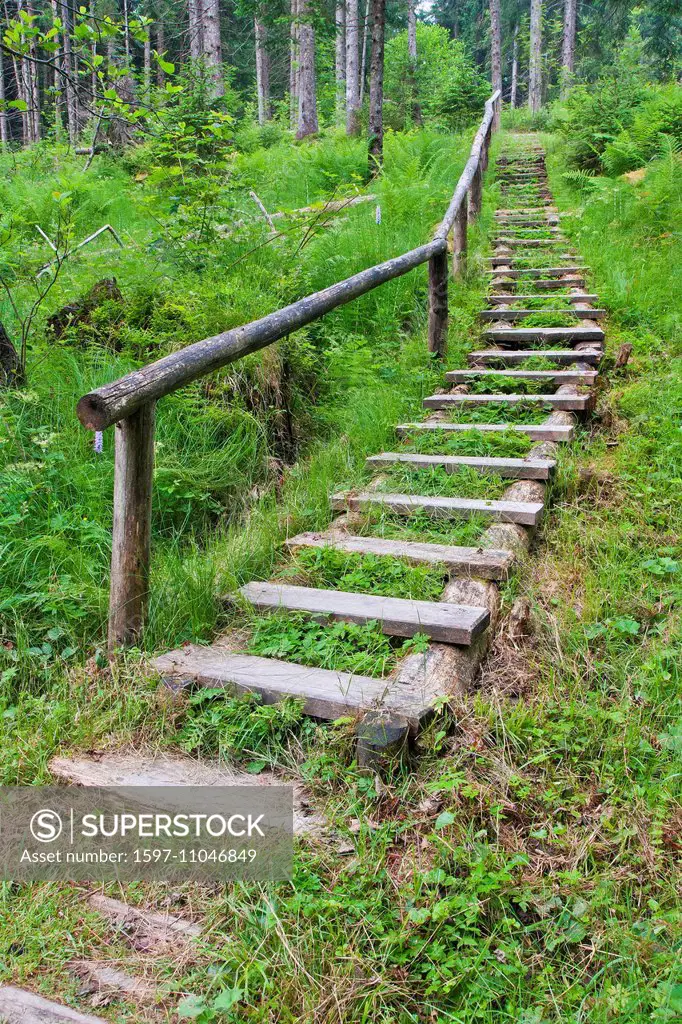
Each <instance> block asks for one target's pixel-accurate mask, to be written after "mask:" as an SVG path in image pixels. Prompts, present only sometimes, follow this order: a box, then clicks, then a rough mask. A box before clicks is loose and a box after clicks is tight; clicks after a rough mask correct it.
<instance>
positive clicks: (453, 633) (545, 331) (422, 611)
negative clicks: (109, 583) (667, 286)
mask: <svg viewBox="0 0 682 1024" xmlns="http://www.w3.org/2000/svg"><path fill="white" fill-rule="evenodd" d="M497 166H498V170H497V177H498V181H499V185H500V189H501V195H502V204H503V206H502V209H500V210H498V211H497V213H496V215H495V216H496V225H497V229H498V234H497V236H496V237H495V238H494V239H493V242H492V248H493V251H492V255H491V256H490V257H489V258H488V260H487V262H488V266H489V270H488V275H489V278H490V286H489V295H488V298H487V302H486V308H485V309H483V310H482V311H481V324H482V329H481V337H482V338H483V340H484V342H485V347H483V348H480V349H477V350H476V349H475V350H474V351H472V352H470V353H469V356H468V362H469V367H468V368H463V369H455V370H450V371H448V372H447V373H445V375H444V383H445V384H446V386H448V387H454V388H455V389H456V390H454V391H449V392H444V393H442V394H436V395H431V396H428V397H426V398H425V399H424V402H423V405H424V409H425V410H426V413H427V415H426V418H425V419H424V420H423V421H421V422H416V423H403V424H398V425H397V427H396V435H397V437H398V438H402V439H403V440H405V439H409V440H410V442H411V443H410V448H411V449H413V450H401V449H400V447H398V448H397V450H396V451H386V452H379V453H377V454H375V455H372V456H370V457H369V458H368V459H367V467H368V468H369V469H370V470H371V471H373V472H374V473H375V474H378V475H376V476H375V477H374V479H373V480H372V481H371V482H370V483H369V484H368V485H367V486H366V487H365V488H364V489H363V490H361V491H350V492H344V493H338V494H333V495H331V496H330V502H331V507H332V509H333V510H334V511H335V512H337V513H339V515H338V517H337V518H336V519H335V520H334V522H333V523H332V524H331V526H330V527H329V529H327V530H325V531H323V532H319V533H302V534H298V535H296V536H293V537H291V538H290V539H289V540H288V541H287V545H286V546H287V548H288V550H289V551H290V552H293V553H296V552H298V551H300V550H302V549H306V548H316V549H321V548H333V549H335V550H337V551H341V552H343V553H345V554H347V555H349V556H353V555H357V556H363V555H373V556H384V557H391V558H395V559H399V560H401V561H404V562H407V563H410V564H424V565H431V566H438V567H440V568H441V569H442V570H443V574H444V578H445V579H447V580H448V581H449V582H447V584H446V586H445V589H444V591H443V594H442V596H441V599H440V601H416V600H415V601H411V600H405V599H404V598H401V597H390V596H389V597H386V596H377V595H374V594H366V593H356V592H348V591H343V590H333V589H332V590H328V589H321V588H316V587H306V586H295V585H289V584H288V583H282V582H281V581H273V582H267V581H253V582H251V583H248V584H246V585H245V586H243V587H242V588H241V590H240V593H239V594H238V595H236V596H233V597H231V598H230V600H232V601H234V600H236V601H238V602H240V601H241V602H242V603H245V604H246V605H247V606H248V607H249V608H250V609H251V614H254V613H256V614H258V615H268V614H271V613H273V612H283V613H288V612H295V613H296V614H299V615H304V616H306V617H310V618H313V619H316V620H320V621H323V622H332V621H339V620H340V621H345V622H353V623H362V624H364V623H376V624H378V626H379V628H380V629H381V630H382V631H383V632H384V633H386V634H389V635H391V636H397V637H413V636H415V635H416V634H420V635H424V636H426V637H428V641H429V648H428V651H427V653H426V654H423V655H416V654H413V655H408V656H407V657H406V658H404V659H403V660H402V661H401V662H399V663H398V665H397V666H396V667H395V668H394V670H393V671H392V673H391V674H390V675H389V676H387V677H386V678H383V679H377V678H370V677H366V676H360V675H351V674H349V673H347V672H337V671H333V670H330V669H320V668H311V667H308V666H306V665H299V664H293V663H290V662H286V661H282V660H278V659H273V658H263V657H259V656H255V655H251V654H248V653H244V652H243V651H239V650H235V649H234V645H233V643H232V641H231V640H230V638H225V640H219V641H218V642H217V643H216V644H214V645H213V646H211V647H197V646H189V647H185V648H181V649H179V650H176V651H170V652H169V653H167V654H164V655H162V656H161V657H159V658H157V659H156V661H155V668H156V670H157V671H158V672H159V674H160V675H161V676H163V677H164V678H165V679H166V681H167V682H168V683H170V684H171V685H178V683H180V684H182V685H198V686H209V687H223V688H225V689H226V690H228V691H231V692H242V691H245V690H246V691H256V692H258V693H259V694H260V695H261V696H262V698H263V700H265V701H266V702H271V701H276V700H280V699H281V698H282V697H284V696H293V697H297V698H300V699H302V700H303V702H304V707H305V710H306V711H307V712H308V713H309V714H311V715H314V716H316V717H318V718H327V719H334V718H337V717H338V716H340V715H344V714H345V715H347V714H353V715H362V714H363V713H365V712H367V711H370V710H376V709H378V710H383V711H385V712H386V713H387V714H391V715H393V716H396V715H397V716H398V717H399V718H400V717H402V718H403V719H404V721H405V722H406V726H407V728H409V729H410V730H411V731H412V732H414V731H416V729H418V728H419V726H420V724H421V722H422V721H423V720H424V718H425V717H426V716H427V715H428V714H429V711H430V709H431V707H432V706H433V704H434V702H435V701H436V700H438V699H439V698H442V697H443V696H445V695H448V694H449V693H452V692H456V691H457V690H458V689H460V690H461V689H463V688H465V687H466V686H468V685H470V683H471V681H472V679H473V677H474V675H475V671H476V667H477V665H478V663H479V661H480V658H481V656H482V653H483V651H484V650H485V647H486V644H487V642H488V633H489V631H490V628H491V626H493V625H494V623H495V619H496V615H497V612H498V606H499V597H498V592H497V586H496V583H497V582H498V581H500V580H504V579H506V578H507V576H508V574H509V572H510V570H511V568H512V567H513V565H514V563H515V561H516V560H517V559H518V557H519V555H520V554H521V553H522V552H523V551H525V550H526V549H527V548H528V547H529V545H530V541H531V538H532V535H533V532H534V530H535V529H536V528H537V526H538V524H539V523H540V521H541V518H542V515H543V511H544V507H545V502H546V497H547V495H546V489H547V486H548V485H549V483H550V482H551V478H552V475H553V472H554V469H555V466H556V455H557V451H558V445H560V444H562V443H565V442H568V441H571V440H572V439H573V438H574V436H575V429H576V422H577V421H576V416H579V415H582V416H584V415H587V414H589V412H590V410H591V408H592V407H593V403H594V388H595V385H596V382H597V377H598V370H597V367H598V365H599V363H600V361H601V358H602V353H603V341H604V331H603V328H602V326H600V323H599V322H598V321H602V320H603V318H604V316H605V310H604V309H602V308H599V307H598V306H595V303H596V302H597V301H598V298H597V296H596V295H595V294H594V293H592V292H589V291H587V290H586V287H585V276H584V275H585V270H586V269H587V268H585V267H584V266H583V265H582V264H581V263H580V261H579V260H578V259H577V258H576V254H575V253H574V252H573V251H572V250H571V247H570V245H569V243H568V241H567V239H566V238H565V237H564V236H563V234H562V232H561V227H560V218H559V216H558V213H557V210H556V208H555V207H554V206H553V205H552V200H551V195H550V193H549V189H548V185H547V177H546V172H545V166H544V155H543V154H542V152H541V151H539V150H537V151H534V152H531V153H530V155H528V156H527V157H525V158H524V157H518V156H514V155H513V154H512V155H510V156H509V157H502V158H501V159H500V161H499V162H498V165H497ZM519 200H521V201H522V202H523V204H524V205H518V201H519ZM540 257H542V258H540ZM535 263H537V266H536V265H535ZM547 293H549V295H548V294H547ZM555 318H557V322H556V323H553V321H554V319H555ZM536 346H537V347H536ZM538 358H540V359H542V360H543V362H545V363H549V364H550V366H552V365H553V368H543V369H536V368H534V366H531V368H529V369H526V368H524V364H525V363H526V361H527V360H529V359H533V360H534V361H535V363H537V359H538ZM500 367H502V368H501V369H500ZM508 367H512V368H511V369H509V368H508ZM509 381H512V382H513V383H514V385H518V390H517V391H515V392H514V393H511V394H510V393H509V392H508V390H502V389H501V385H502V384H505V382H509ZM481 386H483V387H485V393H482V392H481V391H480V390H479V388H480V387H481ZM507 386H508V385H507ZM538 388H539V389H541V390H540V391H539V392H538ZM519 406H520V407H523V411H525V410H526V408H527V409H528V410H529V417H528V418H529V419H530V420H531V422H527V423H525V422H519V421H518V419H519V417H518V415H517V416H514V417H512V416H511V415H510V417H509V422H507V416H506V412H507V410H510V412H511V413H513V412H515V411H517V412H518V409H517V407H519ZM486 407H490V408H492V409H493V410H495V411H499V412H500V417H501V418H500V420H499V422H490V421H489V419H488V421H484V420H483V419H482V420H481V422H478V421H477V415H478V414H479V413H480V412H481V411H482V410H483V411H484V410H485V409H486ZM464 410H471V418H470V419H469V420H468V421H464V420H463V419H462V416H461V414H462V412H464ZM538 410H540V411H542V410H546V411H547V413H548V414H547V415H546V416H544V418H543V417H542V416H541V417H540V419H537V416H536V413H537V411H538ZM530 412H533V414H534V415H533V416H530ZM474 413H476V416H475V415H473V414H474ZM494 414H495V413H493V416H494ZM488 415H489V416H490V414H488ZM453 416H454V417H455V418H454V419H452V418H450V417H453ZM500 431H505V432H507V433H506V434H505V436H514V435H515V434H516V435H522V436H524V437H526V438H529V439H530V440H531V441H533V442H536V443H535V444H534V445H533V446H532V447H530V450H529V451H528V453H527V455H525V457H522V458H518V457H515V458H508V457H505V456H503V455H500V456H495V455H487V454H486V455H485V456H484V455H481V456H474V455H463V454H458V453H457V452H456V451H455V452H452V453H450V454H449V453H448V452H447V450H446V448H444V449H443V450H444V453H443V454H440V453H437V454H434V453H433V452H432V451H431V452H426V451H420V450H419V448H420V438H421V439H422V441H425V440H428V439H429V438H434V437H435V438H439V439H442V440H443V441H444V442H447V439H448V438H453V439H457V438H458V437H460V436H462V435H471V436H473V437H480V438H485V437H486V435H488V436H492V438H495V437H497V436H498V434H499V432H500ZM439 443H440V441H439ZM396 471H399V472H401V473H403V474H408V477H407V479H411V477H410V476H409V475H410V474H419V473H422V474H423V473H444V474H447V477H448V479H449V480H450V481H451V484H452V486H451V487H450V488H449V489H448V493H447V494H434V493H429V494H419V493H412V488H410V491H411V492H410V493H398V492H395V493H394V492H393V491H392V490H391V489H390V486H389V482H387V481H386V478H385V474H386V473H389V474H390V473H391V472H396ZM463 473H464V474H472V473H474V474H478V475H479V476H480V477H481V478H483V477H485V476H490V475H491V474H493V475H495V476H496V477H499V478H503V479H507V480H509V481H511V483H509V485H508V486H507V488H506V490H504V493H502V494H501V496H500V497H498V498H496V499H495V500H486V499H484V498H472V497H468V496H466V495H465V494H462V495H461V496H459V495H457V493H456V491H457V484H458V478H459V476H460V475H461V474H463ZM403 479H405V478H404V477H403ZM418 479H419V478H418V477H416V478H415V481H417V480H418ZM415 486H417V485H416V483H415ZM453 487H454V491H455V493H453ZM387 488H388V489H387ZM372 515H379V516H382V515H390V516H392V517H396V518H397V519H398V520H401V519H402V520H407V521H409V520H410V518H411V517H414V516H417V517H418V518H417V519H416V520H414V521H415V522H419V523H422V524H423V523H425V522H429V521H431V522H438V521H443V520H446V521H447V520H455V521H457V520H462V519H472V518H473V519H474V520H475V521H476V522H481V523H483V524H484V529H483V532H482V534H481V536H480V538H479V539H478V541H477V544H476V545H475V546H471V545H470V546H458V545H453V544H449V543H439V542H437V541H436V542H434V541H432V540H431V539H427V538H424V539H423V540H420V539H391V538H389V537H383V536H380V535H379V534H378V532H376V530H375V531H374V532H373V531H372V523H373V522H374V521H375V520H374V519H372V518H369V519H368V518H367V517H368V516H370V517H371V516H372ZM368 524H369V525H368ZM485 524H487V525H485Z"/></svg>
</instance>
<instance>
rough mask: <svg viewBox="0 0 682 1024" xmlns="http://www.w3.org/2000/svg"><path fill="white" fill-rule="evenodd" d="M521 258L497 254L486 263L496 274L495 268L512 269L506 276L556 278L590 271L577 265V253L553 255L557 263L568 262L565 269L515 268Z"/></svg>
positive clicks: (581, 265) (506, 272)
mask: <svg viewBox="0 0 682 1024" xmlns="http://www.w3.org/2000/svg"><path fill="white" fill-rule="evenodd" d="M519 258H520V257H518V256H513V255H512V254H511V253H510V254H509V255H508V256H504V255H502V256H500V255H499V254H497V255H495V256H488V257H487V259H486V261H485V262H486V263H489V264H490V266H491V267H493V273H494V272H495V269H494V268H496V267H511V270H505V274H514V273H519V274H530V275H531V276H532V275H534V274H546V275H547V276H548V277H554V276H555V275H563V274H574V273H578V272H579V271H581V270H587V269H588V268H587V267H586V266H585V265H584V264H579V263H576V261H575V260H576V257H575V253H570V252H553V253H552V259H553V260H557V261H558V260H566V266H565V267H528V268H525V267H520V268H515V267H514V266H513V264H514V262H515V260H517V259H519ZM529 259H530V256H529ZM489 273H490V271H489Z"/></svg>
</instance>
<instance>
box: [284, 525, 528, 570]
mask: <svg viewBox="0 0 682 1024" xmlns="http://www.w3.org/2000/svg"><path fill="white" fill-rule="evenodd" d="M286 543H287V547H289V548H291V549H292V550H296V549H297V548H301V547H312V548H327V547H332V548H334V549H335V550H337V551H343V552H346V553H348V554H355V555H379V556H386V555H388V556H391V557H392V558H400V559H401V560H402V561H404V562H410V563H411V564H421V563H426V564H429V565H443V566H445V568H446V569H447V571H448V572H449V573H450V574H452V575H467V576H480V577H482V578H483V579H489V580H503V579H506V578H507V576H508V575H509V571H510V569H511V566H512V563H513V561H514V554H513V552H511V551H502V550H498V549H493V548H491V549H486V548H472V547H458V546H456V545H452V544H427V543H424V542H422V541H412V540H390V539H388V538H385V537H358V536H355V535H354V534H348V533H336V532H330V533H299V534H298V535H297V536H296V537H291V538H290V539H289V540H288V541H287V542H286Z"/></svg>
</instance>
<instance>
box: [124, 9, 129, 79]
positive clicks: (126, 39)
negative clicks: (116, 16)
mask: <svg viewBox="0 0 682 1024" xmlns="http://www.w3.org/2000/svg"><path fill="white" fill-rule="evenodd" d="M128 3H129V0H123V39H124V43H125V51H126V64H128V65H130V18H129V16H128Z"/></svg>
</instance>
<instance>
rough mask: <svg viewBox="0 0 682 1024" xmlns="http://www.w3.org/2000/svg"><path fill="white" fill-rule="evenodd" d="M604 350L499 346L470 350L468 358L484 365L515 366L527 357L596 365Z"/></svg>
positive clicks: (554, 361)
mask: <svg viewBox="0 0 682 1024" xmlns="http://www.w3.org/2000/svg"><path fill="white" fill-rule="evenodd" d="M602 356H603V352H602V350H601V349H600V348H591V349H583V350H580V349H572V348H555V349H539V348H526V349H523V348H519V349H516V350H515V351H514V350H511V349H510V350H507V351H504V350H502V349H498V348H488V349H480V350H479V351H478V352H469V354H468V355H467V359H468V361H469V362H470V363H483V365H484V366H496V365H501V366H513V365H514V363H523V362H525V360H526V359H549V360H551V361H552V362H553V363H588V364H590V365H591V366H596V365H597V364H598V363H600V362H601V359H602Z"/></svg>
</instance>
